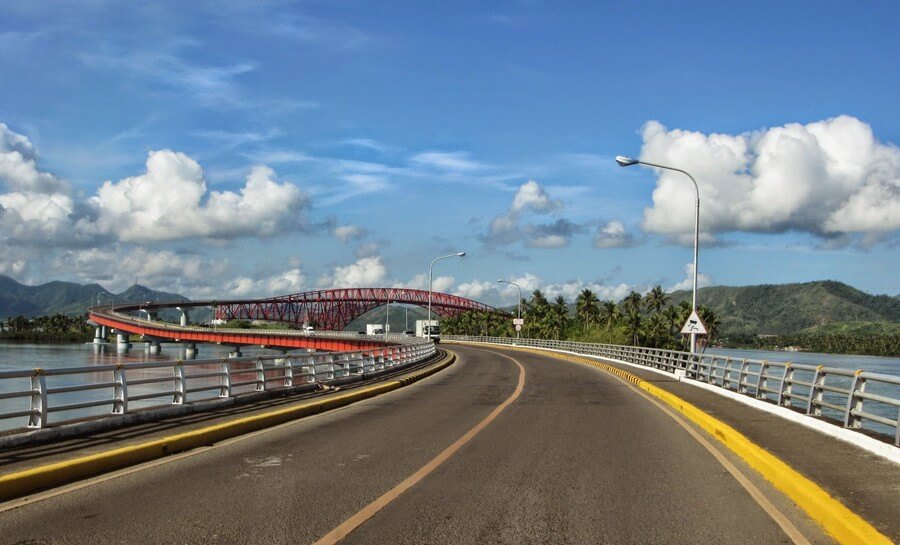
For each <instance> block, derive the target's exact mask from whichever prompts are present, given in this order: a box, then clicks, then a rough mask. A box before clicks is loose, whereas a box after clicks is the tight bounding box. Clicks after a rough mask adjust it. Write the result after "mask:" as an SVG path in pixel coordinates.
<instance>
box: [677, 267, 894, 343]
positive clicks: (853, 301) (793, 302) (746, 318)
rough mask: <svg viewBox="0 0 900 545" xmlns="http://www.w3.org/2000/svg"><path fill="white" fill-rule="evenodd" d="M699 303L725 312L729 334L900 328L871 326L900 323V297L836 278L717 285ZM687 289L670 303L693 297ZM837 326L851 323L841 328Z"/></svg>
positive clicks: (721, 316)
mask: <svg viewBox="0 0 900 545" xmlns="http://www.w3.org/2000/svg"><path fill="white" fill-rule="evenodd" d="M697 299H698V304H701V305H705V306H708V307H710V308H711V309H713V310H714V311H715V312H716V314H717V315H718V316H719V320H720V322H721V329H722V332H723V334H725V335H728V334H737V333H743V334H763V335H792V334H795V333H800V332H801V331H805V332H812V331H816V330H818V331H822V332H824V331H833V330H840V329H844V330H894V331H896V328H894V327H887V328H885V327H880V326H870V325H865V324H878V323H892V324H897V323H900V299H898V298H897V297H892V296H889V295H869V294H868V293H865V292H863V291H860V290H858V289H856V288H854V287H851V286H848V285H847V284H844V283H841V282H835V281H833V280H823V281H818V282H806V283H803V284H775V285H761V286H740V287H734V286H711V287H707V288H700V289H699V290H698V291H697ZM690 300H691V292H690V291H687V290H683V291H677V292H673V293H671V294H669V302H670V303H678V302H680V301H688V302H689V301H690ZM851 323H853V325H852V326H851V325H850V324H851ZM835 324H846V325H845V326H841V327H838V326H837V325H835Z"/></svg>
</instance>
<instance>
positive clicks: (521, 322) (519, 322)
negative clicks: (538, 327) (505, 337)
mask: <svg viewBox="0 0 900 545" xmlns="http://www.w3.org/2000/svg"><path fill="white" fill-rule="evenodd" d="M513 325H525V318H513Z"/></svg>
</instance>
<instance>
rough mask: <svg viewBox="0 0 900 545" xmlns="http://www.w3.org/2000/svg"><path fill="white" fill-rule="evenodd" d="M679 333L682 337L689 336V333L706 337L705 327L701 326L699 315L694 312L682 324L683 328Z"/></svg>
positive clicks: (701, 321)
mask: <svg viewBox="0 0 900 545" xmlns="http://www.w3.org/2000/svg"><path fill="white" fill-rule="evenodd" d="M681 333H682V334H684V335H689V334H691V333H696V334H697V335H706V326H705V325H703V320H701V319H700V315H698V314H697V311H696V310H695V311H693V312H691V315H690V316H689V317H688V319H687V321H686V322H685V323H684V327H682V328H681Z"/></svg>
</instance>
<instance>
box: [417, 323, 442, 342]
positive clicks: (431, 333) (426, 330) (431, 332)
mask: <svg viewBox="0 0 900 545" xmlns="http://www.w3.org/2000/svg"><path fill="white" fill-rule="evenodd" d="M416 337H428V338H430V339H431V340H432V341H434V342H436V343H438V342H441V326H440V323H439V321H438V320H430V321H429V320H416Z"/></svg>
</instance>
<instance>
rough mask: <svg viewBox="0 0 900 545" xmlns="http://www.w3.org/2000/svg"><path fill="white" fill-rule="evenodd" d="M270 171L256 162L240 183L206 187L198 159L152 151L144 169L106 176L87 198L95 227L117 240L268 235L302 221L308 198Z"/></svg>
mask: <svg viewBox="0 0 900 545" xmlns="http://www.w3.org/2000/svg"><path fill="white" fill-rule="evenodd" d="M274 176H275V173H274V171H273V170H272V169H271V168H269V167H265V166H256V167H253V168H252V169H251V170H250V173H249V174H248V175H247V181H246V184H245V185H244V187H242V188H241V189H240V191H239V192H238V193H235V192H232V191H211V192H207V187H206V181H205V180H204V178H203V170H202V169H201V167H200V165H199V164H198V163H197V162H196V161H194V160H193V159H192V158H190V157H188V156H187V155H185V154H184V153H180V152H175V151H171V150H162V151H154V152H150V154H149V156H148V157H147V171H146V172H145V173H143V174H141V175H138V176H134V177H131V178H125V179H123V180H120V181H119V182H117V183H113V182H111V181H107V182H105V183H104V184H103V185H102V186H101V187H100V189H99V190H98V191H97V195H96V196H95V197H93V198H91V200H90V202H91V204H92V205H93V206H94V207H95V208H96V210H97V216H98V217H97V220H96V222H95V228H96V230H97V231H99V232H100V233H112V234H114V235H115V236H116V237H117V238H118V239H119V240H122V241H128V242H147V241H164V240H176V239H184V238H192V237H207V238H218V239H232V238H238V237H243V236H256V237H262V236H270V235H274V234H276V233H278V232H280V231H282V230H291V229H294V228H298V227H302V226H303V225H304V224H305V222H306V216H305V213H306V208H307V207H308V203H309V199H308V197H307V196H306V195H305V194H303V193H302V192H301V191H300V189H299V188H298V187H297V186H295V185H293V184H290V183H283V184H279V183H278V182H276V181H275V180H274Z"/></svg>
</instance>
